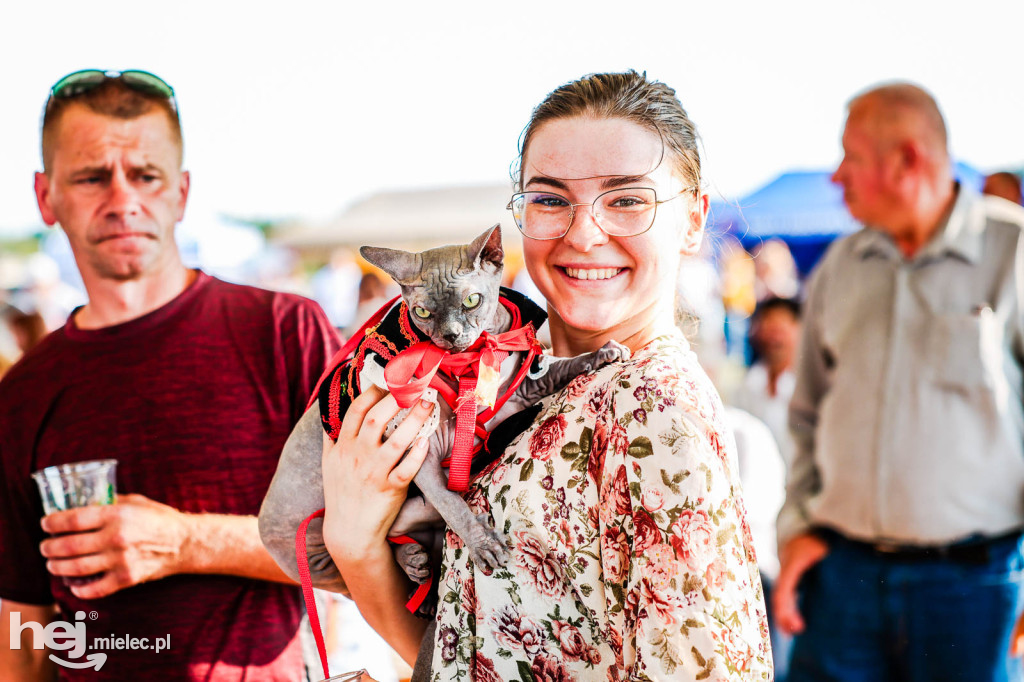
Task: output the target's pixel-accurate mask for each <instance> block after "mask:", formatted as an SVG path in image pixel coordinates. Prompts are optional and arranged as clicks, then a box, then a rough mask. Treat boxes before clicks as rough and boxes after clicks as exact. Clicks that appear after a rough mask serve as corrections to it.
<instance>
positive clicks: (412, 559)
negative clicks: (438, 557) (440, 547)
mask: <svg viewBox="0 0 1024 682" xmlns="http://www.w3.org/2000/svg"><path fill="white" fill-rule="evenodd" d="M395 561H397V562H398V565H399V566H401V567H402V570H403V571H405V574H406V575H407V576H409V580H412V581H413V582H414V583H419V584H420V585H422V584H423V583H425V582H427V581H428V580H430V553H429V552H427V550H426V549H425V548H424V547H423V546H422V545H419V544H416V543H410V544H407V545H398V547H396V548H395Z"/></svg>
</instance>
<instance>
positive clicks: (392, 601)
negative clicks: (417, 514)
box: [335, 544, 427, 665]
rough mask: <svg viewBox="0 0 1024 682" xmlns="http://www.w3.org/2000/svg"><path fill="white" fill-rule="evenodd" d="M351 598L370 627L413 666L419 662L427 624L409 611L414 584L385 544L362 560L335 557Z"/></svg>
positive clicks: (363, 556)
mask: <svg viewBox="0 0 1024 682" xmlns="http://www.w3.org/2000/svg"><path fill="white" fill-rule="evenodd" d="M335 562H336V563H337V564H338V568H339V569H340V570H341V574H342V576H343V577H344V579H345V583H346V584H347V585H348V589H349V596H351V598H352V600H353V601H354V602H355V603H356V606H358V607H359V612H360V613H361V614H362V615H363V618H364V619H365V620H366V622H367V623H369V624H370V626H371V627H372V628H373V629H374V630H376V631H377V632H378V633H379V634H380V636H381V637H383V638H384V639H385V640H386V641H387V642H388V644H390V645H391V646H392V648H394V650H395V651H397V652H398V655H399V656H401V657H402V658H403V659H404V660H405V661H406V662H407V663H408V664H409V665H412V664H413V663H414V662H415V661H416V655H417V654H418V653H419V648H420V642H421V640H422V639H423V633H424V631H425V630H426V628H427V621H426V620H424V619H422V618H417V617H416V616H414V615H413V614H412V613H410V612H409V610H408V609H406V608H405V602H406V600H407V598H408V596H409V592H410V590H411V589H412V583H411V582H410V581H409V579H408V578H407V577H406V576H405V573H403V572H402V569H401V568H400V567H399V566H398V564H397V563H395V559H394V555H393V554H392V552H391V548H390V547H389V546H388V545H386V544H384V545H381V546H380V547H379V548H375V549H374V550H372V551H370V552H367V553H365V554H363V555H362V557H361V558H358V559H357V558H354V557H344V556H342V557H339V556H335Z"/></svg>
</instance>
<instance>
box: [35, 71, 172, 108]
mask: <svg viewBox="0 0 1024 682" xmlns="http://www.w3.org/2000/svg"><path fill="white" fill-rule="evenodd" d="M93 73H94V74H98V75H100V76H102V77H103V78H102V80H100V81H98V82H95V83H89V82H88V81H85V82H82V81H78V82H75V81H74V80H73V79H74V78H75V77H76V76H79V77H80V76H84V75H86V74H93ZM133 75H140V76H144V77H146V78H151V79H153V81H156V82H155V83H153V82H151V81H141V82H140V81H138V80H134V79H132V78H131V77H132V76H133ZM125 76H128V78H125ZM110 80H119V81H121V82H122V83H124V85H125V87H127V88H129V89H130V90H134V91H135V92H140V93H143V94H146V95H152V96H156V97H162V98H164V99H165V100H167V103H168V104H169V105H170V107H171V111H173V112H174V115H175V116H176V117H177V116H180V114H179V112H178V100H177V98H176V97H175V96H174V88H173V87H171V84H170V83H168V82H167V81H165V80H164V79H163V78H161V77H160V76H158V75H156V74H155V73H151V72H149V71H143V70H142V69H126V70H124V71H117V70H113V69H80V70H78V71H72V72H71V73H69V74H67V75H66V76H64V77H63V78H61V79H60V80H58V81H57V82H56V83H54V84H53V86H52V87H51V88H50V95H49V97H47V98H46V106H45V107H44V111H46V112H47V113H48V112H49V111H50V107H51V106H52V103H53V102H54V100H71V99H74V98H75V97H78V96H80V95H84V94H86V93H87V92H91V91H92V90H95V89H96V88H98V87H100V86H102V85H103V84H104V83H106V82H107V81H110ZM76 85H77V86H78V88H80V89H76V90H74V91H73V92H70V93H67V94H62V93H63V92H64V91H65V90H66V89H67V88H70V87H73V86H76ZM83 86H84V87H83ZM161 86H162V87H161ZM163 88H166V92H165V91H164V89H163Z"/></svg>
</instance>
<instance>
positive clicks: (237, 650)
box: [0, 71, 338, 682]
mask: <svg viewBox="0 0 1024 682" xmlns="http://www.w3.org/2000/svg"><path fill="white" fill-rule="evenodd" d="M42 146H43V166H44V172H42V173H37V174H36V182H35V187H36V196H37V199H38V203H39V209H40V212H41V213H42V217H43V219H44V220H45V221H46V223H47V224H49V225H54V224H56V223H59V224H60V226H61V227H62V229H63V230H64V231H65V233H66V234H67V236H68V239H69V241H70V243H71V247H72V251H73V253H74V256H75V260H76V263H77V265H78V268H79V270H80V271H81V274H82V280H83V282H84V283H85V288H86V291H87V293H88V296H89V301H88V303H87V304H86V305H85V306H83V307H81V308H79V309H78V310H76V311H75V312H74V313H73V314H72V316H71V317H70V318H69V320H68V322H67V323H66V325H65V326H64V327H63V328H62V329H60V330H57V331H56V332H54V333H53V334H51V335H50V336H49V337H47V338H46V339H45V340H44V341H43V342H42V343H40V345H39V346H37V347H36V348H35V349H34V350H33V351H32V352H30V353H28V354H27V355H26V356H25V357H24V358H23V359H22V360H21V362H19V363H18V364H17V365H15V367H14V368H12V369H11V370H10V371H9V373H8V374H7V375H6V376H5V377H4V379H3V381H2V382H0V556H2V557H3V561H0V600H2V601H0V679H3V680H5V682H6V681H8V680H11V681H13V680H38V679H51V678H52V677H54V676H55V675H57V674H59V675H60V676H61V678H62V679H69V680H76V679H84V678H88V679H90V680H95V679H117V680H120V679H137V680H143V679H144V680H164V679H166V680H199V679H202V680H243V679H245V680H298V679H301V677H302V661H301V652H300V648H299V644H298V636H297V631H298V623H299V618H300V615H301V606H300V601H299V596H298V590H297V588H296V587H295V586H294V585H290V584H286V583H290V582H291V581H290V580H289V579H288V578H287V577H286V576H285V575H284V574H283V573H282V572H281V570H280V569H279V568H278V567H277V565H276V564H275V562H274V561H273V560H272V559H271V558H270V556H269V555H268V554H267V552H266V550H265V549H264V548H263V546H262V544H261V543H260V540H259V534H258V531H257V525H256V518H255V516H254V515H255V514H256V513H257V511H258V510H259V506H260V503H261V501H262V499H263V495H264V493H265V492H266V489H267V487H268V485H269V483H270V480H271V478H272V476H273V474H274V470H275V468H276V464H277V458H278V455H279V454H280V451H281V448H282V446H283V444H284V442H285V440H286V439H287V437H288V434H289V432H290V430H291V428H292V426H293V425H294V424H295V422H296V421H297V420H298V418H299V417H300V416H301V414H302V412H303V410H304V408H305V404H306V401H307V399H308V397H309V395H310V394H311V392H312V389H313V387H314V385H315V383H316V380H317V378H318V376H319V375H320V373H321V371H322V370H323V369H324V365H325V364H326V362H327V361H328V360H329V359H330V357H331V356H332V355H333V354H334V352H335V351H336V350H337V347H338V342H337V338H336V337H335V335H334V332H333V330H332V329H331V327H330V325H329V323H328V322H327V320H326V318H325V316H324V315H323V312H322V311H321V310H320V309H319V307H318V306H316V304H314V303H312V302H310V301H308V300H306V299H303V298H301V297H298V296H293V295H288V294H280V293H272V292H268V291H263V290H260V289H255V288H251V287H242V286H237V285H232V284H227V283H225V282H221V281H219V280H216V279H214V278H212V277H210V276H208V275H206V274H204V273H202V272H198V271H195V270H189V269H187V268H186V267H185V266H184V265H183V263H182V261H181V257H180V255H179V253H178V250H177V247H176V245H175V242H174V228H175V225H176V223H177V222H178V221H179V220H180V219H181V217H182V215H183V212H184V209H185V203H186V200H187V198H188V191H189V175H188V173H187V172H183V171H182V170H180V168H181V160H182V143H181V130H180V123H179V120H178V115H177V105H176V103H175V101H174V98H173V92H172V91H171V89H170V87H169V86H167V85H166V84H165V83H164V82H163V81H161V80H160V79H158V78H156V77H155V76H153V75H152V74H146V73H144V72H123V73H116V72H107V73H104V72H98V71H94V72H78V73H76V74H72V75H70V76H68V77H66V78H64V79H62V80H61V81H60V82H58V84H57V85H56V86H54V88H53V90H52V91H51V95H50V98H49V100H48V101H47V106H46V112H45V116H44V122H43V145H42ZM100 458H114V459H117V460H118V463H119V464H118V472H117V474H118V480H117V483H118V489H119V491H120V492H121V493H122V494H121V495H119V497H118V503H117V504H114V505H109V506H92V507H85V508H81V509H73V510H70V511H64V512H56V513H54V514H50V515H49V516H46V517H45V518H42V516H43V512H42V507H41V504H40V500H39V496H38V491H37V490H36V489H35V488H34V485H33V483H32V481H31V478H30V473H31V472H32V471H34V470H37V469H40V468H43V467H46V466H50V465H54V464H61V463H66V462H73V461H80V460H86V459H100ZM41 518H42V521H40V519H41ZM96 574H99V575H100V577H99V578H98V579H96V580H94V581H92V582H89V583H87V584H77V583H80V582H81V581H75V583H76V584H75V585H74V586H70V587H69V586H67V585H66V584H65V581H64V580H63V579H64V578H66V577H76V576H78V577H82V576H92V575H96ZM57 621H63V622H66V623H67V624H68V625H67V626H60V627H58V631H63V632H72V631H74V632H80V631H81V630H82V629H84V633H85V635H84V637H82V639H83V640H84V641H82V642H81V644H82V646H81V647H68V646H67V645H64V648H61V646H62V645H61V644H60V643H59V642H56V641H55V640H53V639H52V638H51V637H48V636H47V633H45V632H43V631H42V629H41V628H40V627H39V626H35V627H33V626H32V625H26V624H27V623H39V624H42V625H43V626H45V625H46V624H48V623H55V622H57ZM72 628H74V630H73V629H72ZM12 635H13V640H12ZM98 638H99V639H98ZM117 638H122V639H123V640H124V642H125V645H124V646H122V647H120V648H119V647H117V645H116V644H115V643H114V640H115V639H117ZM157 638H166V639H165V640H163V641H164V642H165V644H166V645H167V646H165V650H163V651H160V652H157V651H155V649H154V646H155V643H156V641H157ZM40 639H42V640H43V643H46V644H47V648H43V649H35V648H33V645H34V644H37V643H40V642H39V640H40ZM59 639H60V638H59ZM63 639H64V640H65V641H67V640H69V639H70V640H71V641H74V639H75V638H74V637H72V638H67V637H65V638H63ZM132 639H134V640H135V644H136V645H137V646H132V644H131V640H132ZM12 641H13V642H14V643H16V644H17V643H18V642H20V645H18V646H13V645H10V646H9V644H10V643H11V642H12ZM147 645H148V647H147ZM97 653H102V654H105V655H106V658H105V660H100V658H101V657H98V656H95V654H97ZM83 665H89V667H86V668H83V667H82V666H83ZM97 666H100V669H99V670H98V671H97V670H96V668H97Z"/></svg>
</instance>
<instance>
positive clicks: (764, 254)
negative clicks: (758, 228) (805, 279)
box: [751, 239, 800, 302]
mask: <svg viewBox="0 0 1024 682" xmlns="http://www.w3.org/2000/svg"><path fill="white" fill-rule="evenodd" d="M751 256H752V257H753V259H754V276H755V278H756V279H755V281H754V296H756V297H757V300H758V302H761V301H764V300H767V299H769V298H796V296H797V294H799V293H800V274H799V272H798V271H797V268H796V260H794V258H793V254H792V252H791V251H790V250H789V247H788V246H787V245H786V242H784V241H782V240H781V239H769V240H768V241H766V242H764V243H762V244H760V245H758V246H757V247H756V248H755V249H754V250H753V252H752V253H751Z"/></svg>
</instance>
